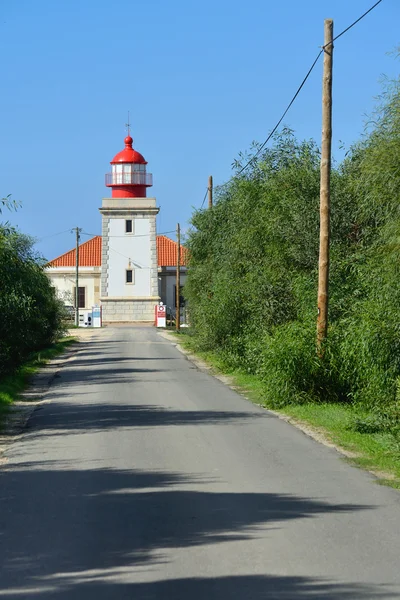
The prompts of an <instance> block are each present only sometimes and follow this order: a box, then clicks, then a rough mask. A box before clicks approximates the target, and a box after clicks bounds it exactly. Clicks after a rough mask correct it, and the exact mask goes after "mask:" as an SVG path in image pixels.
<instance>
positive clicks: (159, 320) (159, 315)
mask: <svg viewBox="0 0 400 600" xmlns="http://www.w3.org/2000/svg"><path fill="white" fill-rule="evenodd" d="M166 326H167V311H166V307H165V306H164V304H157V306H156V327H166Z"/></svg>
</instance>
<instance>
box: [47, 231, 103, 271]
mask: <svg viewBox="0 0 400 600" xmlns="http://www.w3.org/2000/svg"><path fill="white" fill-rule="evenodd" d="M75 262H76V251H75V248H74V249H73V250H69V252H65V254H61V256H58V257H57V258H55V259H54V260H51V261H50V262H49V263H48V265H47V266H48V267H75ZM79 266H80V267H101V236H100V235H96V236H95V237H93V238H91V239H90V240H88V241H87V242H83V244H80V245H79Z"/></svg>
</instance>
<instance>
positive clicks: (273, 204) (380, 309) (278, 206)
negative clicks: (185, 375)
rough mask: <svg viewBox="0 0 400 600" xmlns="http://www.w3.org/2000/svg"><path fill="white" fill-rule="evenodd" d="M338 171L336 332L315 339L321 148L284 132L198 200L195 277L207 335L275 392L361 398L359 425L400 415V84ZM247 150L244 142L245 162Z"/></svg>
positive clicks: (191, 241) (199, 324)
mask: <svg viewBox="0 0 400 600" xmlns="http://www.w3.org/2000/svg"><path fill="white" fill-rule="evenodd" d="M374 123H375V126H374V129H373V130H372V131H370V132H367V134H366V135H365V136H364V139H363V140H362V142H361V143H359V144H357V145H355V146H354V147H353V148H351V150H350V151H349V153H348V155H347V156H346V158H345V160H344V161H343V163H342V164H340V165H339V166H337V167H336V168H334V169H333V171H332V190H331V206H332V214H331V229H332V231H331V268H330V305H329V334H328V340H327V342H326V344H325V347H324V351H323V355H322V357H320V358H319V357H318V356H317V354H316V349H315V337H316V331H315V329H316V322H315V321H316V298H317V264H318V239H319V235H318V234H319V161H320V155H319V150H318V148H317V146H316V144H315V143H314V142H312V141H303V142H298V141H297V140H296V139H295V137H294V135H293V132H291V131H290V130H288V129H284V130H283V131H282V132H281V133H279V134H276V135H275V137H274V143H273V146H272V147H271V148H268V149H266V150H264V151H263V152H262V153H261V154H260V157H259V158H258V160H257V161H254V162H253V163H252V164H251V166H250V167H249V169H248V170H246V171H245V172H244V173H241V174H240V175H238V176H235V177H233V178H232V179H231V180H230V181H229V182H228V183H227V184H226V185H224V186H222V187H221V188H219V189H217V190H216V194H215V198H216V202H215V206H214V207H213V208H212V210H201V211H197V212H195V213H194V215H193V218H192V223H193V226H194V230H193V231H192V232H191V233H190V235H189V238H188V247H189V252H190V269H189V275H188V280H187V283H186V285H185V295H186V297H187V299H188V303H189V309H190V315H191V323H192V328H193V332H194V339H195V340H196V343H197V345H198V347H199V348H201V349H206V350H213V351H216V352H218V354H219V355H220V356H221V357H222V358H223V360H224V362H225V363H226V364H227V365H229V366H231V367H232V368H235V369H242V370H243V371H245V372H248V373H253V374H256V375H257V376H259V377H260V379H261V380H262V382H263V385H264V389H265V397H266V400H267V401H268V404H269V405H270V406H284V405H285V404H287V403H303V402H310V401H313V402H315V401H317V402H320V401H324V402H326V401H333V402H346V403H350V402H351V403H354V404H356V405H357V406H358V410H359V411H361V412H362V411H363V410H365V411H366V418H365V420H363V419H361V420H359V422H357V423H355V424H354V427H355V428H356V429H357V431H362V430H365V431H367V430H368V431H372V430H374V431H375V430H376V431H378V430H379V431H388V430H390V431H392V432H394V433H395V434H396V435H397V433H396V432H398V426H399V409H398V406H399V402H400V393H399V381H400V286H399V284H398V282H399V281H400V243H399V239H400V163H399V156H400V87H399V81H396V82H393V83H392V84H390V85H389V86H388V87H387V88H386V90H385V92H384V94H383V95H382V102H381V106H379V107H378V109H377V115H375V117H374ZM246 159H247V157H246V156H244V155H240V157H239V160H238V161H236V162H235V166H236V167H237V168H238V169H240V168H241V166H242V164H244V162H245V161H246Z"/></svg>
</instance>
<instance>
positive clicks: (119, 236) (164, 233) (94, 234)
mask: <svg viewBox="0 0 400 600" xmlns="http://www.w3.org/2000/svg"><path fill="white" fill-rule="evenodd" d="M167 233H175V229H171V230H170V231H162V232H161V233H156V235H167ZM81 235H92V236H100V234H99V233H88V232H87V231H83V232H81ZM151 235H153V234H151V233H141V234H139V235H132V236H130V237H132V238H139V237H150V236H151ZM108 237H109V238H126V237H129V236H127V235H109V236H108Z"/></svg>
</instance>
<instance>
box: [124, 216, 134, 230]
mask: <svg viewBox="0 0 400 600" xmlns="http://www.w3.org/2000/svg"><path fill="white" fill-rule="evenodd" d="M125 233H133V222H132V219H127V220H126V221H125Z"/></svg>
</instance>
